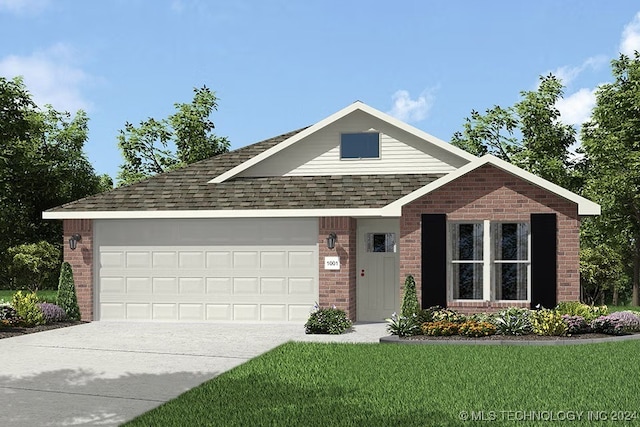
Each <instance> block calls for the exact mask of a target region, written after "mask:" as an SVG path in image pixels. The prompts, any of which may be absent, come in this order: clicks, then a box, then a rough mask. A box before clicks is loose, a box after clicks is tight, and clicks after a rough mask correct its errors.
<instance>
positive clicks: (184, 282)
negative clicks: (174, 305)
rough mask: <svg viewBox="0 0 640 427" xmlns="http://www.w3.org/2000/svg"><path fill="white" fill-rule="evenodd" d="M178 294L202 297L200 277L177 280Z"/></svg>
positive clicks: (202, 281)
mask: <svg viewBox="0 0 640 427" xmlns="http://www.w3.org/2000/svg"><path fill="white" fill-rule="evenodd" d="M178 281H179V289H180V294H183V295H202V294H204V279H203V278H202V277H181V278H180V279H178Z"/></svg>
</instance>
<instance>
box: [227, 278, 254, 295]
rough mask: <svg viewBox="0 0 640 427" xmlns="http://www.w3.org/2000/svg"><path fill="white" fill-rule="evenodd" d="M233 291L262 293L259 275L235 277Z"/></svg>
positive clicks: (245, 293)
mask: <svg viewBox="0 0 640 427" xmlns="http://www.w3.org/2000/svg"><path fill="white" fill-rule="evenodd" d="M233 293H234V294H235V295H241V294H244V295H256V294H259V293H260V288H259V286H258V278H257V277H234V278H233Z"/></svg>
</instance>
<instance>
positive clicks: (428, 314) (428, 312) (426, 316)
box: [416, 305, 442, 325]
mask: <svg viewBox="0 0 640 427" xmlns="http://www.w3.org/2000/svg"><path fill="white" fill-rule="evenodd" d="M438 310H442V307H440V306H439V305H435V306H433V307H429V308H425V309H424V310H418V313H417V314H416V320H417V323H418V325H422V324H423V323H427V322H433V313H434V312H436V311H438Z"/></svg>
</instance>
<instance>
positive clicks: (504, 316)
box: [493, 307, 531, 335]
mask: <svg viewBox="0 0 640 427" xmlns="http://www.w3.org/2000/svg"><path fill="white" fill-rule="evenodd" d="M529 317H530V310H527V309H526V308H517V307H511V308H508V309H506V310H502V311H500V312H498V313H496V314H495V315H494V316H493V324H494V325H495V326H496V333H498V334H500V335H527V334H530V333H531V320H530V318H529Z"/></svg>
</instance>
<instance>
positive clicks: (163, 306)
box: [152, 303, 178, 320]
mask: <svg viewBox="0 0 640 427" xmlns="http://www.w3.org/2000/svg"><path fill="white" fill-rule="evenodd" d="M176 305H177V304H171V303H160V304H153V306H152V312H153V320H177V319H178V315H177V309H176Z"/></svg>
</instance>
